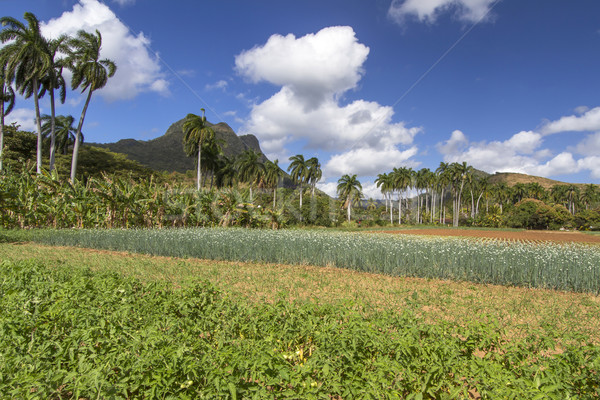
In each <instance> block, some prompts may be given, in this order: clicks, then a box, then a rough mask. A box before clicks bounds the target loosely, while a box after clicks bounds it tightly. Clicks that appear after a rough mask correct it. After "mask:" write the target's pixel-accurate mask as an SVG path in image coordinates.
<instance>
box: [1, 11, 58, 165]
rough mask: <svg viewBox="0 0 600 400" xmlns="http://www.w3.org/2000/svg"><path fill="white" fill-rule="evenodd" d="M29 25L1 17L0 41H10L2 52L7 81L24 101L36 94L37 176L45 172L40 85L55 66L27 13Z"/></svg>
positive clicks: (35, 24) (44, 41) (34, 98)
mask: <svg viewBox="0 0 600 400" xmlns="http://www.w3.org/2000/svg"><path fill="white" fill-rule="evenodd" d="M24 18H25V20H26V21H27V26H25V25H24V24H23V23H22V22H21V21H19V20H16V19H14V18H12V17H2V18H0V23H1V24H2V26H4V29H3V30H2V31H0V41H1V42H2V43H6V42H9V43H8V44H7V45H6V46H4V47H3V48H2V50H1V51H0V52H1V53H0V65H2V66H4V67H5V72H6V79H7V80H8V81H9V82H13V81H14V83H15V86H16V88H17V90H18V92H19V93H20V94H21V95H24V96H25V98H29V97H31V95H33V101H34V104H35V118H36V124H37V160H36V168H37V173H38V174H40V173H41V172H42V126H41V119H40V104H39V91H40V84H41V80H42V79H43V77H44V76H45V75H46V73H47V71H48V70H49V69H50V68H51V66H52V60H51V57H50V52H49V49H48V41H47V40H46V39H44V37H43V36H42V33H41V31H40V23H39V21H38V19H37V17H36V16H35V15H33V14H32V13H29V12H27V13H25V15H24Z"/></svg>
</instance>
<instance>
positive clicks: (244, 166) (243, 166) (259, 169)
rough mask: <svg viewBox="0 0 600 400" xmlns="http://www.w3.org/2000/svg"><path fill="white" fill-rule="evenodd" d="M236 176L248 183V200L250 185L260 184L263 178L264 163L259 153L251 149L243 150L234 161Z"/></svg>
mask: <svg viewBox="0 0 600 400" xmlns="http://www.w3.org/2000/svg"><path fill="white" fill-rule="evenodd" d="M236 164H237V170H238V174H239V175H238V176H239V179H240V180H241V181H244V182H248V184H249V185H250V202H252V201H253V198H252V186H254V185H257V186H261V185H262V184H263V182H264V178H265V164H263V163H262V161H261V160H260V154H259V153H257V152H255V151H254V150H252V149H247V150H244V152H243V153H242V154H240V156H239V158H238V159H237V161H236Z"/></svg>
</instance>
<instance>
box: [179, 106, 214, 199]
mask: <svg viewBox="0 0 600 400" xmlns="http://www.w3.org/2000/svg"><path fill="white" fill-rule="evenodd" d="M200 110H201V111H202V116H199V115H196V114H188V115H187V116H186V117H185V122H184V123H183V132H184V136H183V150H184V151H185V154H187V155H188V156H194V155H195V156H196V164H197V170H196V189H197V190H200V186H201V179H202V168H201V167H202V164H201V163H202V142H204V141H205V140H212V139H213V138H214V137H215V132H214V131H213V130H212V128H211V127H209V126H208V125H207V123H206V117H205V116H204V108H201V109H200Z"/></svg>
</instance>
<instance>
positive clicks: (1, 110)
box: [0, 85, 4, 172]
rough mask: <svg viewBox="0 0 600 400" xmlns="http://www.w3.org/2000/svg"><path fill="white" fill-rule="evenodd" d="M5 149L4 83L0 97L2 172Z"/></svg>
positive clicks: (0, 166) (0, 161)
mask: <svg viewBox="0 0 600 400" xmlns="http://www.w3.org/2000/svg"><path fill="white" fill-rule="evenodd" d="M3 150H4V85H3V86H2V97H1V98H0V172H2V151H3Z"/></svg>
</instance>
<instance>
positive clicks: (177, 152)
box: [90, 119, 267, 172]
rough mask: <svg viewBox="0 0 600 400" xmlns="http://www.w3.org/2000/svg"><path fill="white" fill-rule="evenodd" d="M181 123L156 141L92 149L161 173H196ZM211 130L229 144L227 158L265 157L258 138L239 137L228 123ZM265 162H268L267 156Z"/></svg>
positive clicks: (129, 141)
mask: <svg viewBox="0 0 600 400" xmlns="http://www.w3.org/2000/svg"><path fill="white" fill-rule="evenodd" d="M184 121H185V119H181V120H179V121H177V122H175V123H173V124H172V125H171V126H170V127H169V129H167V132H166V133H165V134H164V135H163V136H160V137H158V138H156V139H152V140H148V141H145V140H135V139H122V140H119V141H118V142H116V143H105V144H95V143H90V145H93V146H97V147H103V148H106V149H109V150H110V151H113V152H115V153H123V154H125V155H127V157H128V158H129V159H131V160H134V161H137V162H139V163H140V164H142V165H145V166H147V167H150V168H152V169H154V170H157V171H169V172H171V171H177V172H185V171H187V170H194V169H195V166H196V161H195V160H194V158H193V157H187V156H186V155H185V153H184V151H183V123H184ZM209 126H211V127H212V129H213V130H214V132H215V137H216V138H217V139H221V140H223V141H224V142H225V144H224V145H223V153H224V154H225V155H226V156H227V157H234V156H237V155H238V154H241V153H242V152H244V150H247V149H251V150H254V151H256V152H257V153H260V154H262V150H261V149H260V144H259V142H258V139H257V138H256V136H254V135H244V136H237V135H236V133H235V132H234V131H233V129H231V127H230V126H229V125H227V124H226V123H224V122H220V123H218V124H211V123H209ZM262 158H263V161H265V160H266V159H267V158H266V157H265V156H264V155H263V156H262Z"/></svg>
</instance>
